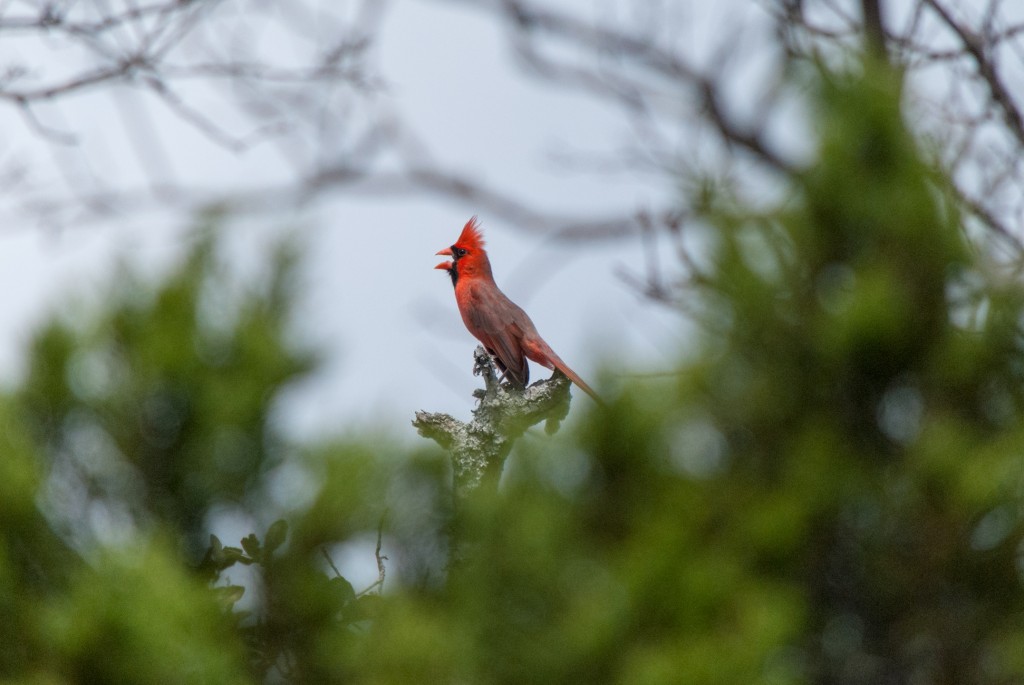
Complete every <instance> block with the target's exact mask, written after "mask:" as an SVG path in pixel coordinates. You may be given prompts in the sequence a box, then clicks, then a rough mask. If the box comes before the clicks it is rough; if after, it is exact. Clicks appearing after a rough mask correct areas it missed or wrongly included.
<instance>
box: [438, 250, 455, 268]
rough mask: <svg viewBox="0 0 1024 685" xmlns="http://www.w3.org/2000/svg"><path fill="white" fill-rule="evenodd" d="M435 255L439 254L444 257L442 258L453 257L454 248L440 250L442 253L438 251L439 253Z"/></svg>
mask: <svg viewBox="0 0 1024 685" xmlns="http://www.w3.org/2000/svg"><path fill="white" fill-rule="evenodd" d="M434 254H439V255H442V256H444V257H451V256H452V248H450V247H446V248H444V249H443V250H440V251H438V252H435V253H434ZM439 268H440V267H439Z"/></svg>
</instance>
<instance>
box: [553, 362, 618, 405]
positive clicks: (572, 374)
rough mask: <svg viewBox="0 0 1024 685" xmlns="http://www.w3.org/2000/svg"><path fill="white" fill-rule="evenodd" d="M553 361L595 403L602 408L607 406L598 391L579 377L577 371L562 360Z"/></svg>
mask: <svg viewBox="0 0 1024 685" xmlns="http://www.w3.org/2000/svg"><path fill="white" fill-rule="evenodd" d="M552 361H553V362H554V365H555V368H556V369H558V370H559V371H561V372H562V373H564V374H565V375H566V377H567V378H568V379H569V380H570V381H572V382H573V383H574V384H576V385H577V386H578V387H579V389H580V390H582V391H583V392H585V393H587V394H588V395H590V396H591V397H592V398H594V401H595V402H597V403H598V404H600V405H601V406H602V407H603V406H605V403H604V400H602V399H601V396H600V395H598V394H597V391H595V390H594V389H593V388H591V387H590V386H589V385H587V384H586V382H585V381H584V380H583V379H582V378H580V377H579V374H577V373H576V372H575V371H573V370H572V369H570V368H569V367H568V366H566V365H565V362H563V361H562V360H561V359H554V360H552Z"/></svg>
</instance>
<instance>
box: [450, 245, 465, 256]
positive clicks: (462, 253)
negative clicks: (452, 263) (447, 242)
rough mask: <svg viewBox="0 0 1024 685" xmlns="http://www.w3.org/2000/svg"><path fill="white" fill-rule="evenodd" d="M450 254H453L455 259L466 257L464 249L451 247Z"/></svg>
mask: <svg viewBox="0 0 1024 685" xmlns="http://www.w3.org/2000/svg"><path fill="white" fill-rule="evenodd" d="M452 252H453V253H454V254H455V258H456V259H458V258H459V257H465V256H466V248H464V247H453V248H452Z"/></svg>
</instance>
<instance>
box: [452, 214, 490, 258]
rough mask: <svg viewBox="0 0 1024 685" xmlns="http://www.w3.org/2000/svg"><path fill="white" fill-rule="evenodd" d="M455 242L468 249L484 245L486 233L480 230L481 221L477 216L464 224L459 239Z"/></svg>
mask: <svg viewBox="0 0 1024 685" xmlns="http://www.w3.org/2000/svg"><path fill="white" fill-rule="evenodd" d="M455 244H456V245H458V246H459V247H464V248H466V249H467V250H473V249H474V248H482V247H483V246H484V234H483V233H481V232H480V222H479V221H478V220H477V218H476V217H475V216H474V217H473V218H472V219H470V220H469V221H467V222H466V225H465V226H463V228H462V233H461V234H459V239H458V240H456V241H455Z"/></svg>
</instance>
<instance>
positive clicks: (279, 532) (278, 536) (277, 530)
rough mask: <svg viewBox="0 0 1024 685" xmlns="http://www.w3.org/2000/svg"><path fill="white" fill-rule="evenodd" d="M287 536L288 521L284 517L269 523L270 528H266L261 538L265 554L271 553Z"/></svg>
mask: <svg viewBox="0 0 1024 685" xmlns="http://www.w3.org/2000/svg"><path fill="white" fill-rule="evenodd" d="M287 537H288V522H287V521H285V520H284V519H278V520H276V521H274V523H272V524H271V526H270V528H268V529H267V534H266V535H265V536H264V538H263V544H264V549H265V550H266V553H267V554H273V553H274V550H276V549H277V548H278V547H280V546H281V545H283V544H284V541H285V539H286V538H287Z"/></svg>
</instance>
